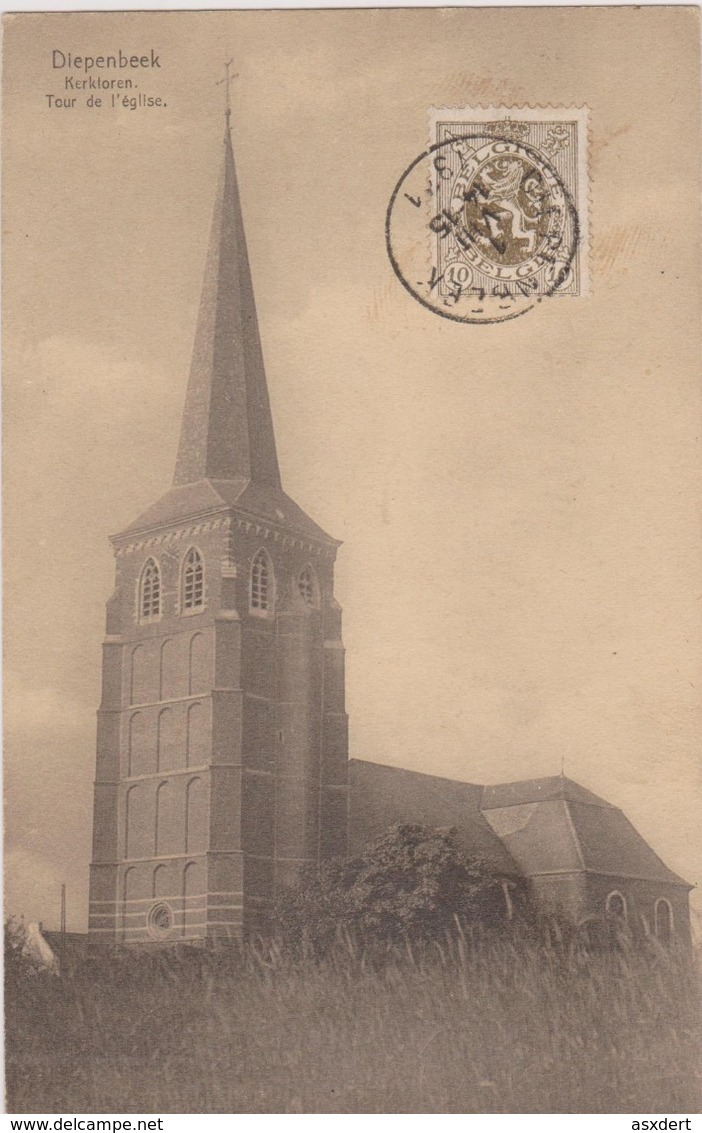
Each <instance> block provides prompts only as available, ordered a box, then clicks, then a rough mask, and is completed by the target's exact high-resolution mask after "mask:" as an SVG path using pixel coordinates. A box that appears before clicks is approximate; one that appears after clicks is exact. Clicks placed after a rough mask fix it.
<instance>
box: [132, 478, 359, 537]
mask: <svg viewBox="0 0 702 1133" xmlns="http://www.w3.org/2000/svg"><path fill="white" fill-rule="evenodd" d="M229 507H232V508H235V509H236V510H237V511H239V512H243V513H246V514H249V515H251V517H252V519H253V520H259V521H260V520H261V519H263V520H269V521H270V522H271V523H272V524H280V525H281V526H283V527H284V528H285V529H286V531H291V530H292V531H296V532H298V533H299V534H300V535H303V536H305V535H306V536H308V537H310V538H312V539H316V540H321V541H322V542H325V543H333V544H334V545H335V546H338V540H336V539H332V538H331V536H329V535H327V534H326V533H325V532H324V531H323V530H322V528H321V527H320V526H319V525H318V524H316V523H315V522H314V520H313V519H310V517H309V516H308V515H307V514H306V513H305V512H304V511H303V510H302V508H301V507H299V506H298V505H297V504H296V503H295V501H294V500H291V499H290V496H288V495H286V494H285V492H283V491H282V489H280V490H276V489H272V488H269V487H267V486H266V485H264V484H255V483H252V482H251V481H250V480H246V479H244V477H243V476H238V477H236V478H235V479H233V480H199V481H198V482H197V483H196V484H182V485H179V486H177V487H174V488H171V489H170V491H168V492H166V494H165V495H164V496H161V499H160V500H157V502H156V503H155V504H152V506H151V507H150V508H147V510H146V511H145V512H142V514H141V515H140V516H138V517H137V519H135V520H134V522H133V523H130V524H129V526H128V527H126V528H124V530H123V531H121V532H120V536H124V535H136V534H137V533H138V532H141V531H150V530H152V529H153V528H155V527H165V526H167V525H169V524H172V523H178V522H179V521H180V520H185V519H196V518H199V517H200V516H205V515H210V514H211V513H213V512H218V511H222V510H223V508H229ZM120 536H117V538H119V537H120Z"/></svg>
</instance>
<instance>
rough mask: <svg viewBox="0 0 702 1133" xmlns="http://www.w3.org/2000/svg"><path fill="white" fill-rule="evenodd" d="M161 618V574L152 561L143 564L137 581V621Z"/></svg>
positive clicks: (156, 564)
mask: <svg viewBox="0 0 702 1133" xmlns="http://www.w3.org/2000/svg"><path fill="white" fill-rule="evenodd" d="M160 616H161V572H160V570H159V569H158V563H157V562H156V561H155V560H154V559H148V560H147V562H146V563H145V564H144V569H143V570H142V572H141V579H140V580H139V620H140V621H142V622H149V621H151V620H152V619H153V618H160Z"/></svg>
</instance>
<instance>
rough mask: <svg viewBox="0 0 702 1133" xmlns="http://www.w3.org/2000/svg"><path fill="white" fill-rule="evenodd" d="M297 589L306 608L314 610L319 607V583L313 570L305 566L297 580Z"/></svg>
mask: <svg viewBox="0 0 702 1133" xmlns="http://www.w3.org/2000/svg"><path fill="white" fill-rule="evenodd" d="M297 589H298V590H299V592H300V597H301V598H302V601H303V602H304V603H305V605H306V606H309V607H310V608H311V609H313V610H316V609H318V607H319V583H318V582H317V575H316V574H315V572H314V570H313V568H312V567H311V566H310V565H309V563H308V564H307V566H306V567H303V569H302V571H301V572H300V576H299V578H298V580H297Z"/></svg>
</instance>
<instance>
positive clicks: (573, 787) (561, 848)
mask: <svg viewBox="0 0 702 1133" xmlns="http://www.w3.org/2000/svg"><path fill="white" fill-rule="evenodd" d="M482 810H483V813H484V814H485V817H486V819H487V821H488V822H489V824H490V826H491V827H492V829H493V830H494V832H495V834H497V836H498V837H499V838H500V839H501V840H502V842H503V843H504V845H505V847H506V848H507V849H508V850H509V852H510V854H511V855H512V856H513V857H514V859H515V860H516V861H517V862H518V863H519V866H520V868H521V869H522V871H523V872H524V874H525V875H526V876H527V877H534V876H537V875H539V874H548V873H596V874H603V875H607V876H615V877H628V878H638V879H641V880H645V881H655V882H659V883H667V884H673V885H683V886H686V887H687V888H691V886H689V885H688V884H687V882H685V881H683V880H682V878H680V877H678V875H677V874H675V873H673V871H672V870H671V869H668V867H667V866H666V865H665V864H664V862H662V861H661V859H660V858H659V857H658V855H657V854H656V853H654V851H653V850H652V849H651V847H650V846H649V845H648V843H647V842H646V840H645V839H644V838H642V837H641V835H640V834H639V832H638V831H637V830H636V828H635V827H634V826H633V825H632V823H631V822H630V821H629V819H628V818H627V817H626V815H625V814H623V813H622V811H621V810H619V808H618V807H614V806H612V805H611V804H610V803H608V802H606V801H605V800H604V799H601V798H599V797H598V796H597V795H594V794H592V792H590V791H587V790H586V789H585V788H584V787H581V786H580V785H579V784H578V783H574V782H572V780H570V779H566V778H564V777H563V776H558V777H552V778H548V779H529V780H525V781H523V782H519V783H499V784H497V785H495V786H491V787H485V788H484V790H483V802H482Z"/></svg>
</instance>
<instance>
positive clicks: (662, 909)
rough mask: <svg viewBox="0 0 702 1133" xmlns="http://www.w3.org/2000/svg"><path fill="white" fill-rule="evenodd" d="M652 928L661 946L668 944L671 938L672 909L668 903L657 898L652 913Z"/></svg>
mask: <svg viewBox="0 0 702 1133" xmlns="http://www.w3.org/2000/svg"><path fill="white" fill-rule="evenodd" d="M653 927H654V929H655V933H656V936H657V937H658V939H659V940H660V941H661V943H662V944H670V941H671V939H672V936H673V909H672V906H671V904H670V901H666V899H665V897H659V898H658V900H657V901H656V906H655V909H654V913H653Z"/></svg>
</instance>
